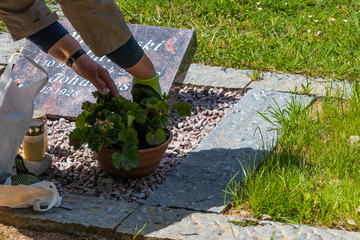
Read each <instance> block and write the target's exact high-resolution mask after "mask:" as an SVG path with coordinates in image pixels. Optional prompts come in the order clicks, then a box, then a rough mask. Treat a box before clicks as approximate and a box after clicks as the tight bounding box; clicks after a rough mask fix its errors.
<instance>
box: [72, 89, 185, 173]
mask: <svg viewBox="0 0 360 240" xmlns="http://www.w3.org/2000/svg"><path fill="white" fill-rule="evenodd" d="M93 95H94V97H95V98H96V102H95V103H92V102H89V101H86V102H84V103H83V104H82V110H83V111H82V113H81V114H79V115H78V117H77V118H76V128H75V129H74V130H73V131H72V132H71V133H70V144H71V145H72V146H73V147H74V149H75V150H76V149H79V148H80V147H81V146H82V145H83V144H84V143H88V146H89V148H90V149H91V150H93V151H94V152H96V153H97V159H98V161H99V165H100V167H101V168H102V169H103V170H104V171H105V172H107V173H108V174H110V175H113V176H119V177H125V178H127V177H139V176H144V175H147V174H149V173H151V172H153V171H155V170H156V169H157V167H158V166H159V163H160V160H161V159H162V157H163V155H164V153H165V151H166V149H167V146H168V144H169V143H170V141H171V139H172V133H171V131H170V130H169V129H168V128H167V127H168V124H169V121H168V120H169V118H170V117H171V116H170V107H172V108H173V109H174V110H175V111H176V112H177V115H178V116H189V115H190V114H191V106H190V105H189V104H187V103H183V102H177V103H175V104H173V105H172V106H169V104H168V103H167V102H166V100H167V97H166V96H164V97H163V98H162V99H157V98H146V99H143V100H142V101H141V103H140V104H138V103H135V102H132V101H130V100H128V99H126V98H124V97H122V96H119V97H113V96H112V95H111V93H108V94H101V93H100V92H98V91H96V92H94V93H93Z"/></svg>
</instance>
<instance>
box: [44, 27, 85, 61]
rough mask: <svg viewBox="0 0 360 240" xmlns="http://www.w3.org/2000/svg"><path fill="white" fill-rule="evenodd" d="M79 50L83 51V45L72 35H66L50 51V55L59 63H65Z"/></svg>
mask: <svg viewBox="0 0 360 240" xmlns="http://www.w3.org/2000/svg"><path fill="white" fill-rule="evenodd" d="M79 49H81V45H80V44H79V43H78V41H76V39H75V38H73V37H72V36H71V35H70V34H66V35H65V36H64V37H62V38H61V39H60V40H59V41H57V42H56V43H55V44H54V45H53V46H52V47H51V48H50V49H49V54H50V55H51V56H53V57H54V58H56V59H57V60H58V61H60V62H62V63H65V62H66V60H67V59H68V58H69V57H70V56H71V55H73V54H74V53H75V52H76V51H77V50H79Z"/></svg>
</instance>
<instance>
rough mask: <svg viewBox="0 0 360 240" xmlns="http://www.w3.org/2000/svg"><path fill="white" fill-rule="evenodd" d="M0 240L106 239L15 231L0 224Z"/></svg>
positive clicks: (104, 239)
mask: <svg viewBox="0 0 360 240" xmlns="http://www.w3.org/2000/svg"><path fill="white" fill-rule="evenodd" d="M0 239H1V240H32V239H36V240H68V239H75V240H92V239H94V240H95V239H96V240H106V238H100V237H97V236H93V237H77V236H72V235H68V234H63V233H55V232H43V231H41V232H40V231H34V230H27V229H17V228H15V227H12V226H6V225H3V224H0Z"/></svg>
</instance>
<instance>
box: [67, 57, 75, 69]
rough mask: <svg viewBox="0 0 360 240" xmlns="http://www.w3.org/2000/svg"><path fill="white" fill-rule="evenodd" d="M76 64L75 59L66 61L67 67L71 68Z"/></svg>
mask: <svg viewBox="0 0 360 240" xmlns="http://www.w3.org/2000/svg"><path fill="white" fill-rule="evenodd" d="M74 62H75V60H74V58H72V57H69V59H68V60H67V61H66V65H68V66H69V67H72V65H73V63H74Z"/></svg>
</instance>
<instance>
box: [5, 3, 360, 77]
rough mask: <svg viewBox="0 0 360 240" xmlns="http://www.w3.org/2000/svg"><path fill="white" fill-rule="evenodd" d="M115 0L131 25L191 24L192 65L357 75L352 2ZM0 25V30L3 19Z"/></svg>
mask: <svg viewBox="0 0 360 240" xmlns="http://www.w3.org/2000/svg"><path fill="white" fill-rule="evenodd" d="M115 1H116V2H117V3H118V5H119V7H120V9H121V10H122V11H123V13H124V16H125V19H126V20H127V21H128V22H130V23H136V24H146V25H154V26H164V27H176V28H188V29H194V30H195V31H196V33H197V37H198V43H199V47H198V50H197V52H196V55H195V60H194V62H196V63H201V64H206V65H212V66H222V67H231V68H236V69H254V70H260V71H278V72H287V73H302V74H307V75H310V76H321V77H332V78H337V79H358V78H359V71H360V67H359V64H360V61H359V56H360V48H359V46H360V36H359V30H360V26H359V16H360V13H359V11H360V3H359V2H355V1H347V0H344V1H338V0H282V1H280V0H278V1H272V0H246V1H245V0H244V1H243V0H191V1H190V0H177V1H168V0H157V1H155V0H148V1H140V0H134V1H120V0H115ZM47 2H48V3H51V4H53V3H55V1H54V0H47ZM0 26H2V30H4V25H3V23H2V22H1V24H0Z"/></svg>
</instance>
